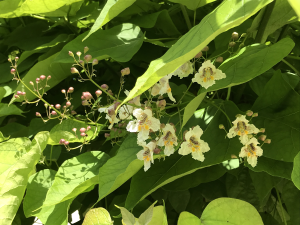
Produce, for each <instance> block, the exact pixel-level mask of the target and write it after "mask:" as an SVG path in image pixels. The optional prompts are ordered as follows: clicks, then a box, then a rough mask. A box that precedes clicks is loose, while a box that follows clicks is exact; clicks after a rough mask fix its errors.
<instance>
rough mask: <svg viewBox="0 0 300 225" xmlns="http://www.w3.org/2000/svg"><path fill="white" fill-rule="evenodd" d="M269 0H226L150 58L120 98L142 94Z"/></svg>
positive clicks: (129, 97) (130, 97) (128, 98)
mask: <svg viewBox="0 0 300 225" xmlns="http://www.w3.org/2000/svg"><path fill="white" fill-rule="evenodd" d="M271 1H272V0H263V1H259V0H246V1H239V2H236V1H234V0H226V1H224V2H222V4H220V5H219V6H218V7H217V8H216V9H215V10H214V11H212V12H211V13H210V14H208V15H207V16H206V17H204V18H203V19H202V20H201V22H200V23H199V24H198V25H197V26H194V27H193V28H192V29H191V30H190V31H189V32H188V33H187V34H185V35H184V36H182V37H181V38H180V39H179V40H178V41H177V42H176V44H174V45H173V46H172V47H171V48H170V49H169V50H168V51H167V52H166V53H165V54H164V55H163V56H162V57H161V58H159V59H157V60H154V61H152V62H151V64H150V66H149V68H148V70H147V71H146V72H145V73H144V74H143V75H142V76H141V77H139V78H138V79H137V82H136V85H135V87H134V88H133V89H132V90H131V92H130V94H129V95H128V96H127V98H126V99H125V100H124V101H123V103H124V102H127V101H128V100H130V99H132V98H134V97H135V96H138V95H140V94H142V93H143V92H144V91H146V90H148V89H149V88H150V87H151V86H153V85H154V84H155V83H156V82H157V81H159V80H160V79H161V78H162V77H164V76H165V75H167V74H169V73H171V72H173V71H174V70H175V69H176V68H177V67H178V66H179V65H182V64H183V63H185V62H186V61H188V60H190V59H191V58H193V57H194V56H195V55H196V54H197V53H199V52H200V51H201V50H202V49H203V48H204V47H205V46H206V45H207V44H208V43H209V42H210V41H212V40H213V39H214V38H215V37H216V36H218V35H219V34H220V33H222V32H224V31H226V30H228V29H230V28H232V27H235V26H237V25H239V24H241V23H242V22H243V21H245V20H246V19H248V18H249V17H250V16H252V15H254V14H255V13H256V12H258V10H260V9H261V8H263V7H264V6H266V5H267V4H268V3H270V2H271Z"/></svg>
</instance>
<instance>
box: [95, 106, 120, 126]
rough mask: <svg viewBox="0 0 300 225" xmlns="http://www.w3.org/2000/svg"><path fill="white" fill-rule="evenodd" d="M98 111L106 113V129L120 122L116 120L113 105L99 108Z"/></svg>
mask: <svg viewBox="0 0 300 225" xmlns="http://www.w3.org/2000/svg"><path fill="white" fill-rule="evenodd" d="M98 111H99V112H100V113H103V112H104V113H106V116H105V118H106V119H108V121H109V123H110V125H109V127H108V129H111V128H112V127H113V125H114V124H115V123H118V122H119V121H120V120H119V119H118V118H117V115H116V114H115V104H111V105H110V106H108V107H102V108H99V109H98Z"/></svg>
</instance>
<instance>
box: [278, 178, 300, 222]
mask: <svg viewBox="0 0 300 225" xmlns="http://www.w3.org/2000/svg"><path fill="white" fill-rule="evenodd" d="M281 196H282V202H284V204H285V206H286V208H287V212H288V215H289V216H290V220H289V221H288V222H287V224H288V225H294V224H299V223H300V216H299V211H300V201H298V199H300V190H299V189H297V188H296V187H295V185H294V184H293V183H292V182H291V181H289V182H287V183H286V184H285V185H284V186H283V189H282V195H281Z"/></svg>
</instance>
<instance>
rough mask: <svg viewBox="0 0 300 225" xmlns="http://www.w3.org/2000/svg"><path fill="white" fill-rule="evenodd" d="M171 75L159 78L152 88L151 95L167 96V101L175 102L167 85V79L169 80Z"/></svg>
mask: <svg viewBox="0 0 300 225" xmlns="http://www.w3.org/2000/svg"><path fill="white" fill-rule="evenodd" d="M171 77H172V74H168V75H166V76H164V77H163V78H161V79H160V80H159V82H158V83H157V84H155V85H154V86H153V87H152V90H151V95H153V96H156V95H163V94H167V95H168V97H169V99H170V100H171V101H173V102H176V100H175V98H174V97H173V95H172V92H171V87H170V85H169V79H171Z"/></svg>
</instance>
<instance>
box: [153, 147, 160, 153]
mask: <svg viewBox="0 0 300 225" xmlns="http://www.w3.org/2000/svg"><path fill="white" fill-rule="evenodd" d="M160 152H161V149H160V148H158V147H156V148H155V149H154V150H153V153H154V154H159V153H160Z"/></svg>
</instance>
